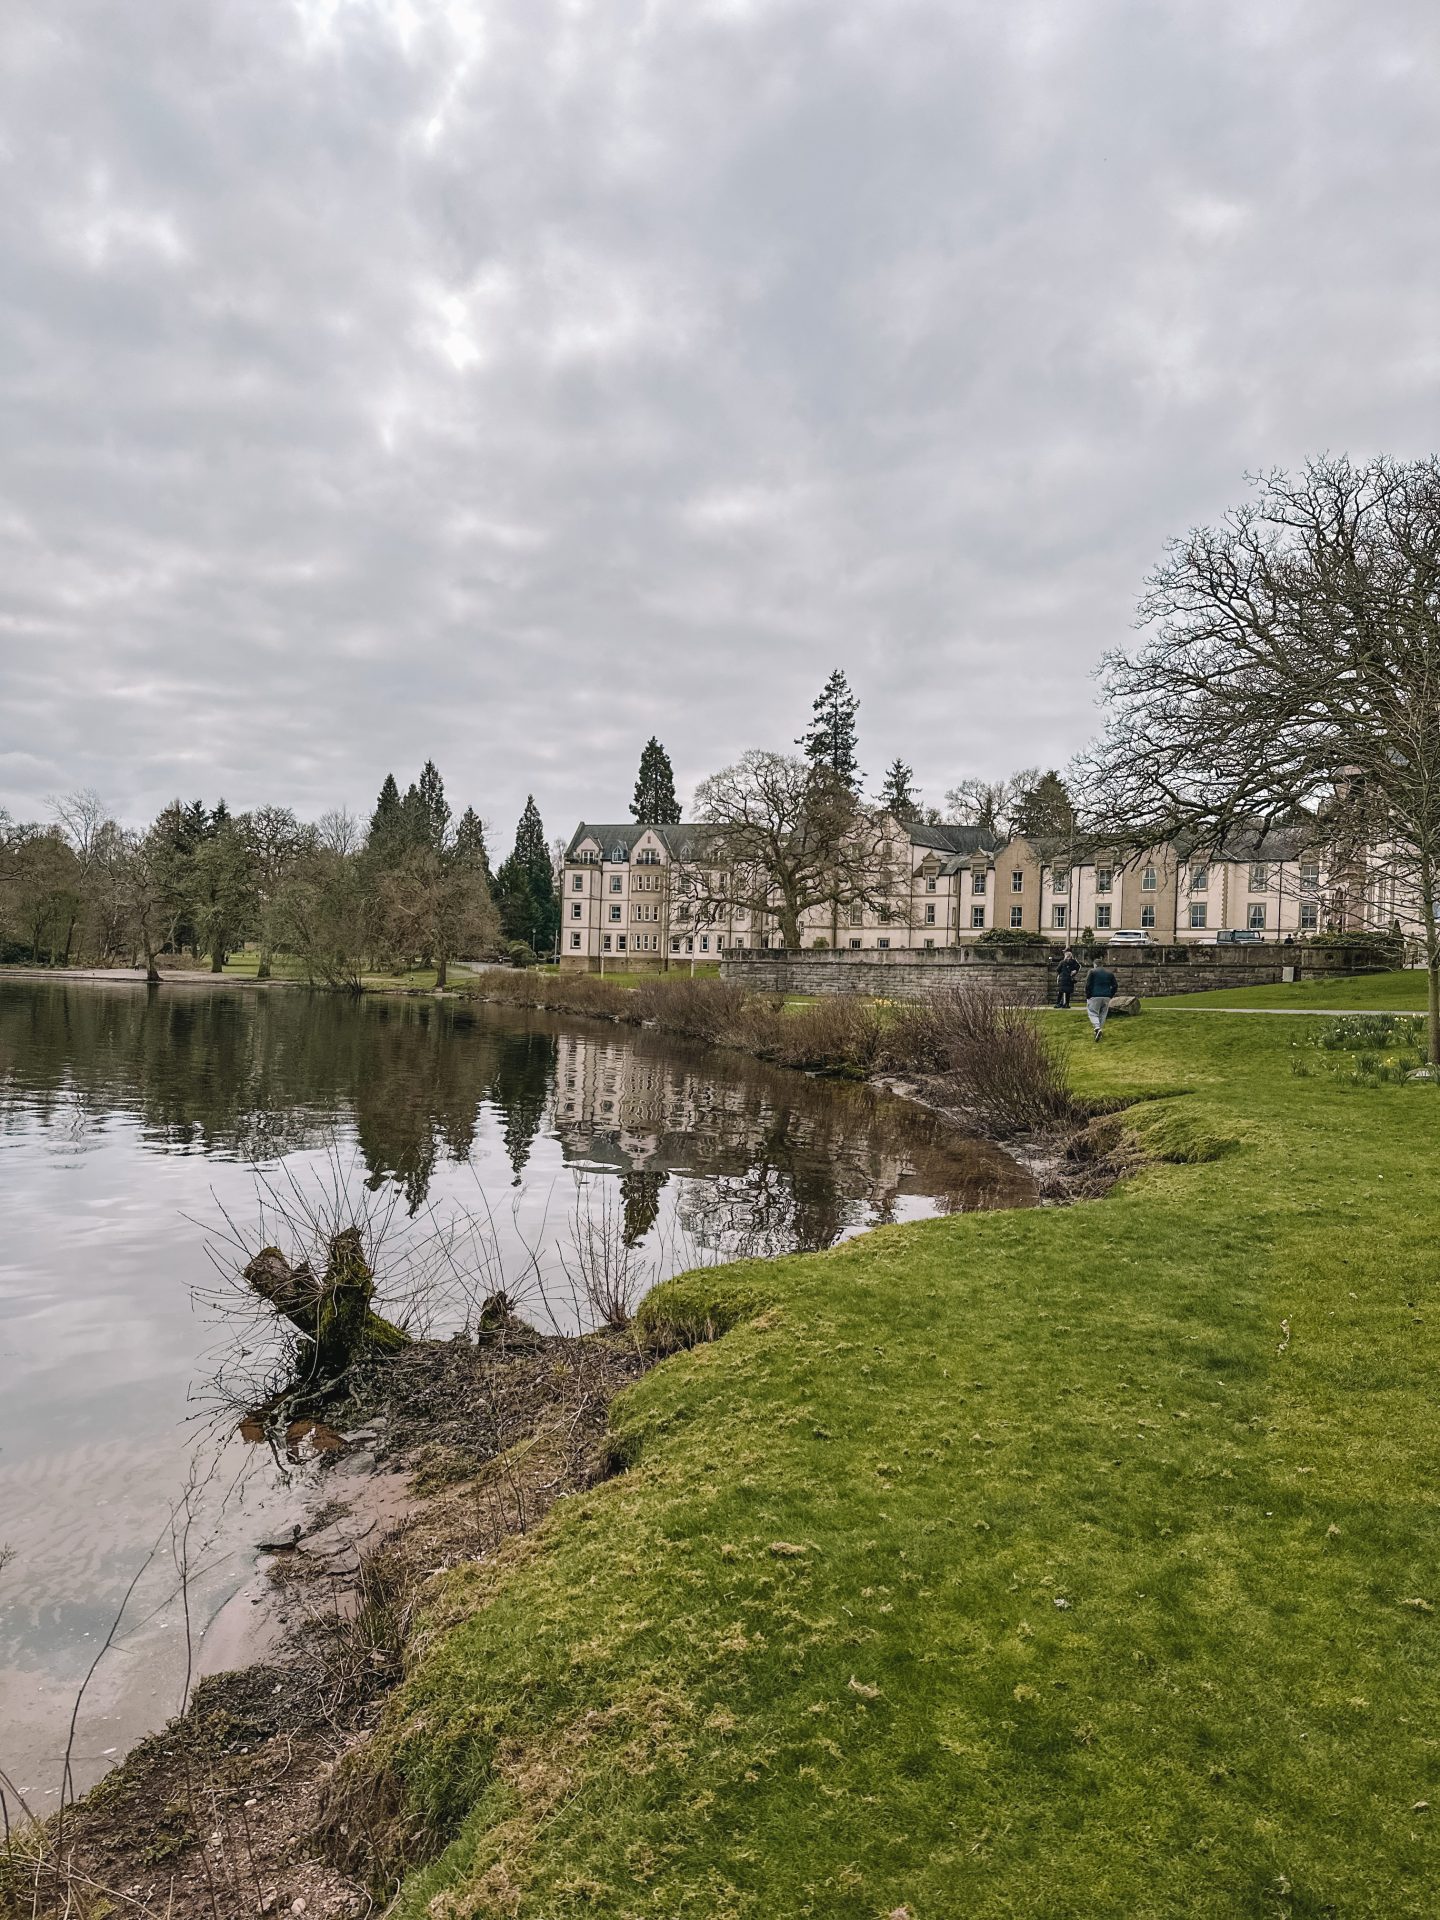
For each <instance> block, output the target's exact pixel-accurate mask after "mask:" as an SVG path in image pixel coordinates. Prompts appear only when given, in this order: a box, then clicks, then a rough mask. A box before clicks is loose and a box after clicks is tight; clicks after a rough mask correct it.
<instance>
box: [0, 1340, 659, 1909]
mask: <svg viewBox="0 0 1440 1920" xmlns="http://www.w3.org/2000/svg"><path fill="white" fill-rule="evenodd" d="M658 1357H659V1356H658V1355H652V1354H649V1353H647V1352H646V1351H645V1350H644V1349H643V1347H642V1346H641V1344H640V1343H639V1341H638V1340H637V1339H635V1338H634V1337H633V1336H632V1335H629V1334H616V1333H609V1332H603V1333H597V1334H589V1335H584V1336H568V1335H544V1334H539V1333H535V1332H533V1331H532V1330H531V1329H529V1328H526V1327H524V1326H522V1325H521V1324H519V1323H518V1322H514V1321H512V1322H510V1323H508V1324H507V1325H505V1326H504V1327H501V1328H499V1329H494V1330H491V1331H489V1332H487V1333H486V1334H485V1335H483V1336H481V1337H480V1338H478V1339H471V1338H469V1337H466V1336H461V1335H457V1336H455V1337H454V1338H452V1339H449V1340H436V1341H417V1342H415V1343H414V1344H413V1345H411V1346H410V1347H408V1348H406V1349H405V1350H404V1351H403V1352H402V1353H400V1354H398V1355H396V1356H394V1357H393V1358H391V1359H390V1360H388V1361H386V1362H384V1363H380V1364H376V1365H374V1366H372V1367H370V1368H369V1369H367V1370H366V1371H365V1372H364V1374H363V1375H362V1376H361V1377H360V1378H359V1379H357V1380H356V1381H354V1382H352V1383H351V1385H350V1387H349V1389H348V1390H347V1392H346V1393H345V1395H344V1398H343V1399H338V1398H337V1400H336V1401H335V1402H334V1403H333V1404H330V1405H327V1406H326V1407H325V1408H324V1409H323V1411H324V1413H325V1415H326V1416H327V1419H328V1420H329V1421H331V1422H333V1423H335V1424H334V1428H333V1429H332V1430H335V1431H338V1432H339V1434H340V1435H341V1437H342V1440H343V1446H342V1447H341V1448H340V1449H338V1450H336V1451H333V1452H327V1454H326V1455H325V1456H324V1458H323V1460H322V1462H321V1470H320V1472H319V1474H318V1475H317V1480H316V1490H315V1504H314V1506H313V1508H312V1511H311V1513H310V1515H309V1517H308V1520H307V1521H306V1522H305V1523H303V1524H302V1525H301V1526H300V1527H299V1529H298V1530H297V1531H296V1533H295V1535H294V1537H293V1538H292V1539H281V1540H278V1541H274V1542H270V1543H268V1550H266V1551H263V1552H262V1554H261V1558H260V1561H259V1564H258V1566H257V1569H256V1572H255V1574H254V1575H253V1576H252V1578H251V1579H250V1580H249V1581H247V1582H246V1584H245V1585H244V1586H243V1587H242V1588H241V1589H240V1590H239V1592H238V1593H237V1594H235V1595H234V1596H233V1597H232V1598H231V1600H230V1601H228V1602H227V1603H226V1605H225V1606H224V1607H222V1609H221V1610H220V1612H219V1614H217V1615H216V1617H215V1619H214V1621H212V1623H211V1624H210V1627H209V1628H208V1629H207V1631H206V1633H205V1635H204V1638H203V1640H201V1641H199V1642H198V1644H197V1659H196V1669H195V1684H194V1687H193V1690H192V1693H191V1697H190V1701H189V1705H188V1707H187V1709H186V1711H185V1712H184V1713H183V1714H182V1715H179V1716H177V1717H176V1718H175V1719H173V1720H172V1721H170V1722H169V1723H168V1725H166V1726H164V1727H162V1728H161V1729H160V1730H159V1731H158V1732H157V1733H154V1734H151V1735H149V1736H148V1737H147V1738H146V1739H144V1740H142V1741H140V1742H139V1744H138V1745H137V1746H135V1747H134V1748H133V1749H132V1750H131V1752H130V1753H129V1754H128V1755H127V1756H126V1757H125V1759H123V1760H122V1761H121V1762H120V1763H119V1764H118V1765H117V1766H116V1767H115V1768H114V1769H113V1770H112V1771H111V1772H110V1773H109V1774H107V1775H106V1776H105V1778H104V1779H103V1780H102V1781H101V1782H100V1783H99V1784H98V1785H97V1786H96V1787H94V1788H92V1789H91V1791H90V1792H89V1793H88V1794H86V1795H84V1796H83V1797H82V1798H81V1799H79V1800H78V1801H77V1802H75V1803H74V1804H73V1805H71V1806H68V1807H66V1808H65V1809H63V1810H62V1811H61V1812H60V1813H57V1814H52V1815H50V1816H49V1817H48V1818H46V1819H44V1820H43V1821H32V1822H30V1823H29V1824H21V1825H15V1826H12V1828H11V1830H10V1835H9V1841H8V1850H7V1844H6V1841H5V1838H4V1836H3V1835H0V1914H4V1915H6V1916H7V1917H8V1916H9V1915H11V1914H14V1915H17V1916H18V1915H21V1914H24V1915H27V1916H31V1920H34V1917H35V1916H38V1915H41V1914H48V1913H62V1912H64V1913H70V1914H77V1913H78V1914H84V1913H87V1912H95V1913H97V1914H98V1912H100V1911H106V1912H113V1911H114V1910H115V1909H116V1908H117V1907H118V1908H122V1909H123V1910H125V1911H127V1912H130V1913H132V1914H146V1915H148V1914H155V1915H160V1914H165V1915H185V1914H190V1913H195V1914H204V1915H208V1916H209V1920H240V1916H249V1915H255V1914H269V1913H296V1914H299V1913H309V1914H312V1915H317V1914H318V1915H333V1916H339V1915H352V1914H353V1915H360V1914H366V1913H369V1912H371V1911H372V1910H373V1909H374V1908H375V1907H376V1905H377V1903H378V1902H377V1895H380V1896H383V1894H384V1893H385V1891H386V1889H384V1888H383V1887H377V1886H376V1885H375V1884H373V1883H372V1882H371V1881H370V1880H369V1879H367V1877H366V1875H365V1874H362V1873H361V1872H360V1871H358V1870H357V1869H356V1866H355V1864H354V1863H355V1862H357V1861H358V1860H360V1859H362V1858H363V1859H365V1860H366V1861H367V1862H368V1863H369V1871H370V1872H372V1873H373V1871H374V1870H375V1864H376V1861H377V1859H379V1858H381V1857H383V1856H382V1854H381V1852H380V1850H379V1849H377V1848H376V1847H374V1846H371V1845H369V1844H368V1843H363V1842H360V1843H358V1844H357V1841H358V1836H354V1835H352V1834H350V1833H348V1832H347V1831H345V1827H346V1822H345V1821H344V1820H343V1819H339V1820H337V1819H334V1818H331V1817H330V1810H329V1809H328V1808H327V1792H328V1788H329V1783H330V1781H331V1780H332V1778H333V1776H334V1772H335V1769H336V1767H337V1766H338V1765H339V1763H340V1762H341V1760H342V1759H343V1758H344V1756H345V1755H346V1754H347V1753H349V1752H350V1751H351V1750H352V1749H354V1748H355V1747H357V1746H358V1745H360V1744H361V1743H362V1742H363V1741H364V1740H365V1738H366V1737H367V1735H368V1734H369V1733H370V1732H371V1731H372V1730H373V1728H374V1726H375V1725H376V1723H377V1721H378V1719H379V1716H380V1713H381V1710H382V1708H383V1705H384V1702H385V1699H386V1696H387V1695H388V1694H389V1692H390V1691H391V1689H392V1688H393V1687H394V1686H395V1685H396V1683H397V1682H398V1681H399V1679H400V1677H401V1673H402V1667H403V1658H404V1649H405V1645H406V1641H407V1638H408V1634H409V1630H410V1625H411V1621H412V1618H413V1614H414V1610H415V1607H416V1604H417V1602H418V1600H419V1596H420V1593H421V1590H422V1588H423V1587H424V1586H425V1584H426V1582H427V1581H428V1580H429V1579H430V1578H431V1577H432V1576H434V1575H436V1574H440V1573H443V1572H445V1571H447V1570H449V1569H450V1568H452V1567H455V1566H458V1565H460V1564H462V1563H465V1562H477V1561H486V1560H490V1559H493V1558H495V1557H496V1556H497V1555H498V1554H501V1553H502V1552H504V1551H505V1550H506V1549H507V1547H508V1546H509V1545H510V1543H512V1542H515V1541H518V1540H519V1539H521V1538H522V1537H523V1536H525V1535H526V1534H528V1533H529V1532H530V1531H531V1530H532V1529H533V1528H534V1527H535V1526H536V1525H537V1524H538V1522H539V1521H540V1520H541V1519H543V1517H544V1515H545V1514H546V1513H547V1512H548V1511H549V1509H550V1507H551V1506H552V1505H553V1504H554V1503H555V1501H556V1500H558V1499H562V1498H566V1497H568V1496H571V1495H574V1494H578V1493H582V1492H583V1491H584V1490H585V1488H587V1487H589V1486H592V1485H593V1484H595V1483H596V1482H597V1481H598V1480H600V1479H602V1478H604V1477H606V1475H607V1474H608V1473H609V1471H610V1470H611V1464H612V1463H611V1462H610V1461H609V1460H608V1459H607V1456H606V1451H605V1435H606V1415H607V1412H608V1408H609V1405H610V1402H611V1400H612V1399H613V1398H614V1396H615V1395H616V1394H617V1393H618V1392H620V1391H621V1390H622V1389H623V1388H624V1387H626V1386H628V1385H629V1384H630V1383H631V1382H632V1381H633V1380H636V1379H638V1378H639V1377H640V1375H641V1374H642V1373H643V1372H644V1371H645V1370H646V1369H647V1367H648V1366H650V1365H651V1364H652V1363H653V1360H654V1359H655V1358H658ZM247 1616H258V1618H259V1621H260V1623H261V1626H260V1633H259V1635H258V1636H257V1633H256V1627H255V1623H254V1620H252V1619H251V1618H247ZM257 1647H259V1648H262V1649H263V1651H262V1652H261V1657H259V1658H256V1657H255V1654H256V1651H257ZM227 1655H228V1656H229V1658H230V1659H231V1660H233V1659H234V1658H236V1657H241V1658H245V1659H246V1662H247V1663H246V1664H245V1665H243V1666H240V1667H238V1668H236V1667H234V1666H233V1665H232V1666H230V1667H229V1668H228V1669H227V1670H224V1671H218V1672H217V1671H215V1669H216V1668H217V1667H218V1666H222V1665H224V1664H225V1663H226V1660H227ZM317 1836H319V1839H318V1841H317ZM297 1902H299V1903H303V1904H299V1905H297Z"/></svg>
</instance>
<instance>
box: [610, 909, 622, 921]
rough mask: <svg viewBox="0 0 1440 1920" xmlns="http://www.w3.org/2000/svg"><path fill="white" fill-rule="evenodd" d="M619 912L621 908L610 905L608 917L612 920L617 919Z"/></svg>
mask: <svg viewBox="0 0 1440 1920" xmlns="http://www.w3.org/2000/svg"><path fill="white" fill-rule="evenodd" d="M620 912H621V909H620V908H619V907H611V909H610V918H611V919H612V920H618V919H619V918H620Z"/></svg>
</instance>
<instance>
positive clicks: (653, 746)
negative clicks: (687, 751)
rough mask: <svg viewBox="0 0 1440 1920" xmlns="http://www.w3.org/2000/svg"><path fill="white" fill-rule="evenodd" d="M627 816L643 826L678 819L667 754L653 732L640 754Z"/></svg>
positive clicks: (673, 774)
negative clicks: (633, 794)
mask: <svg viewBox="0 0 1440 1920" xmlns="http://www.w3.org/2000/svg"><path fill="white" fill-rule="evenodd" d="M630 817H631V819H632V820H638V821H639V822H640V824H641V825H642V826H646V827H667V826H675V825H676V824H677V823H678V822H679V819H680V802H679V801H678V800H677V799H676V798H675V770H674V768H673V767H672V766H671V765H670V756H669V754H668V753H666V751H665V749H664V747H662V746H661V744H660V742H659V741H658V740H657V739H656V738H655V736H654V734H653V733H652V734H651V736H650V738H649V740H648V741H647V742H646V743H645V750H644V752H643V753H642V754H641V755H640V772H639V775H638V777H637V778H636V781H635V797H634V799H633V800H632V801H631V802H630Z"/></svg>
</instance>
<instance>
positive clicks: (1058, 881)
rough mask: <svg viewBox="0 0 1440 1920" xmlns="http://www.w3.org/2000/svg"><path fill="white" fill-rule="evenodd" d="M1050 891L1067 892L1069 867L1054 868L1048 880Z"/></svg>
mask: <svg viewBox="0 0 1440 1920" xmlns="http://www.w3.org/2000/svg"><path fill="white" fill-rule="evenodd" d="M1050 891H1051V892H1052V893H1068V892H1069V891H1070V869H1069V867H1057V868H1056V869H1055V873H1054V876H1053V878H1052V879H1051V882H1050Z"/></svg>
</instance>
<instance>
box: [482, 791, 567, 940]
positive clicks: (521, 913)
mask: <svg viewBox="0 0 1440 1920" xmlns="http://www.w3.org/2000/svg"><path fill="white" fill-rule="evenodd" d="M495 893H496V905H497V906H498V907H499V909H500V924H501V926H502V927H503V928H504V931H505V937H506V938H507V939H508V940H525V941H527V942H528V943H529V944H530V945H531V946H532V947H534V949H535V951H536V952H537V953H548V951H549V950H550V947H551V945H552V944H553V942H554V939H555V933H556V930H557V928H558V927H559V925H560V903H559V901H558V900H557V899H556V897H555V869H554V867H553V866H552V865H551V863H550V850H549V848H548V847H547V846H546V844H545V825H544V822H543V821H542V820H541V818H540V810H539V808H538V807H537V806H536V805H535V796H534V795H533V794H528V795H527V796H526V799H525V810H524V812H523V813H522V814H521V815H520V822H519V825H518V826H517V827H516V829H515V846H514V850H513V851H512V852H511V854H510V856H509V858H508V859H507V860H504V861H502V863H501V866H500V871H499V872H498V873H497V874H496V876H495Z"/></svg>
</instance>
